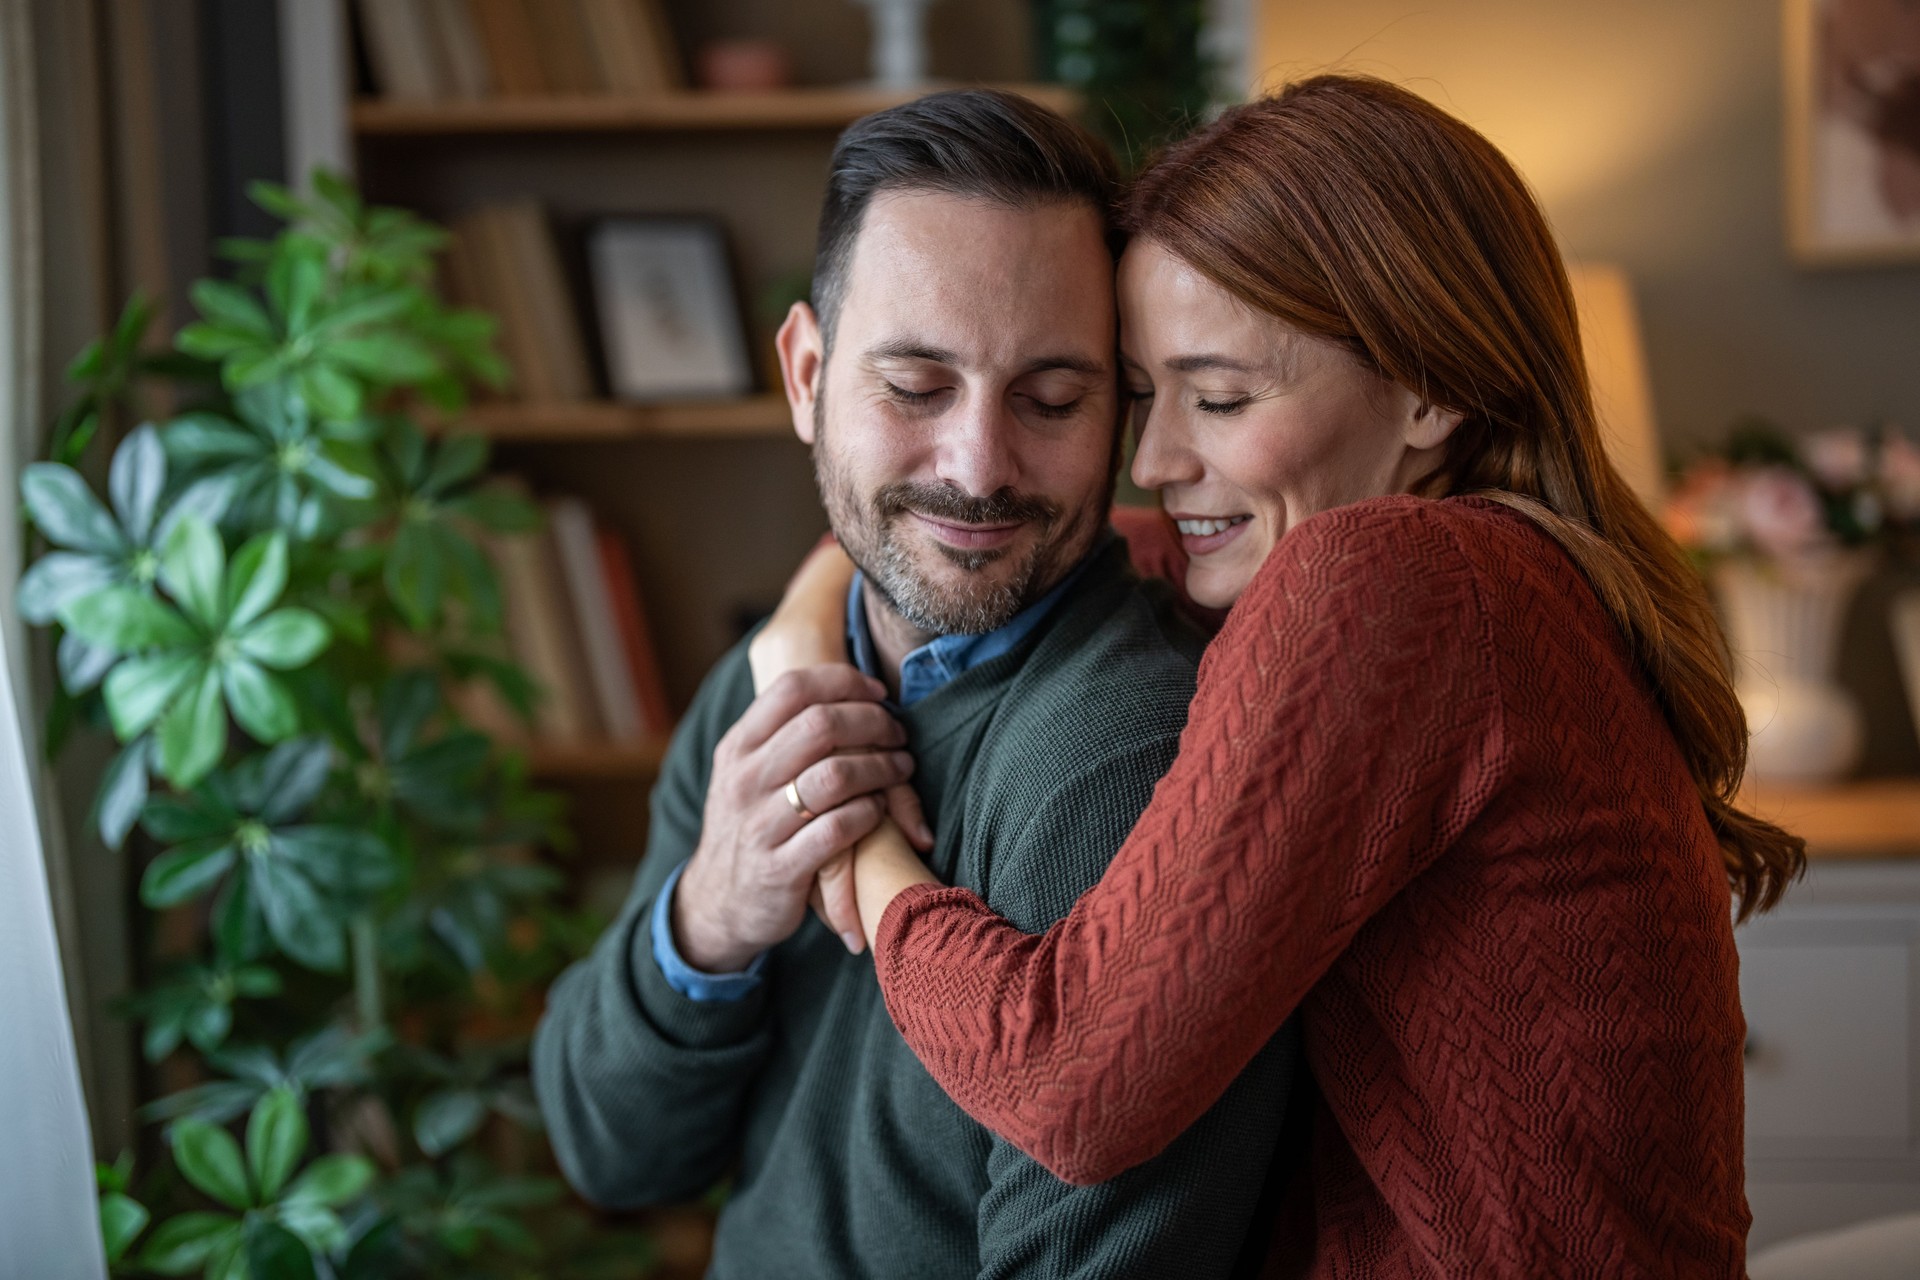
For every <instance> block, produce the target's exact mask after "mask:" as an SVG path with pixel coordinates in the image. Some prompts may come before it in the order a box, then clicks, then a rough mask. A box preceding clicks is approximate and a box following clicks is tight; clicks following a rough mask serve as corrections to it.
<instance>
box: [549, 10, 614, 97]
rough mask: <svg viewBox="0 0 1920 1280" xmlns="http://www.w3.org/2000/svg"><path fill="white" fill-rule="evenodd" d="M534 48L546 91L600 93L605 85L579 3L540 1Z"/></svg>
mask: <svg viewBox="0 0 1920 1280" xmlns="http://www.w3.org/2000/svg"><path fill="white" fill-rule="evenodd" d="M533 35H534V47H535V50H536V52H537V54H538V56H539V58H540V68H541V70H542V71H544V72H545V73H546V77H547V88H548V90H549V91H550V92H553V93H557V94H585V93H601V92H604V91H605V89H606V83H605V82H604V81H602V80H601V78H600V65H599V63H598V61H597V60H596V59H595V58H594V56H593V47H592V45H591V44H590V43H589V42H588V38H587V24H586V19H585V18H584V17H583V16H582V15H581V12H580V0H541V3H540V7H539V9H538V12H537V19H536V21H535V22H534V24H533Z"/></svg>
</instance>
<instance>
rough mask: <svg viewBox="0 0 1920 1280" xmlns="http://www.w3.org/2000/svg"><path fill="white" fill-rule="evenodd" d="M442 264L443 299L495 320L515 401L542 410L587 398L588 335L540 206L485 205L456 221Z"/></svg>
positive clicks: (589, 382) (589, 380) (589, 386)
mask: <svg viewBox="0 0 1920 1280" xmlns="http://www.w3.org/2000/svg"><path fill="white" fill-rule="evenodd" d="M445 261H446V276H447V278H446V286H447V293H448V294H449V295H450V296H451V297H452V298H453V299H454V300H455V301H457V302H460V303H462V304H463V305H466V306H470V307H478V308H479V309H481V310H482V311H487V312H491V313H492V314H493V315H494V316H496V317H497V318H498V319H499V321H500V352H501V354H502V355H504V356H505V357H506V358H507V363H508V364H509V365H511V366H512V368H513V377H514V394H515V395H516V396H517V397H519V398H521V399H524V400H532V401H536V402H540V403H546V404H551V403H557V402H561V401H578V400H587V399H590V398H592V396H593V394H594V378H593V370H592V364H591V362H590V361H589V359H588V356H587V341H586V335H585V334H584V333H583V332H582V329H581V325H580V316H579V312H578V311H577V310H576V309H575V307H574V303H573V298H572V294H571V292H570V291H569V289H568V288H567V279H566V271H565V269H564V268H563V267H562V266H561V261H560V250H559V246H558V244H557V242H556V241H555V239H554V234H553V228H552V226H551V225H550V224H549V222H548V221H547V215H546V212H545V211H544V210H543V209H542V208H541V207H540V206H539V205H538V204H536V203H534V202H533V201H530V200H528V201H516V202H514V203H510V204H499V205H485V206H482V207H480V208H477V209H474V210H471V211H470V212H468V213H466V214H463V215H461V216H460V217H458V218H456V219H454V221H453V241H452V243H451V245H449V246H448V249H447V256H446V259H445Z"/></svg>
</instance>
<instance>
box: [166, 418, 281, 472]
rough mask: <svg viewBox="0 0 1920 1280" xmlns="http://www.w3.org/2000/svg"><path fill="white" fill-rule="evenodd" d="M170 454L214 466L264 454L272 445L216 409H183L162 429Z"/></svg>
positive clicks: (184, 460) (177, 459) (183, 460)
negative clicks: (222, 415) (213, 410)
mask: <svg viewBox="0 0 1920 1280" xmlns="http://www.w3.org/2000/svg"><path fill="white" fill-rule="evenodd" d="M161 440H162V443H164V445H165V446H166V450H167V454H168V456H169V457H171V458H172V459H173V460H174V461H175V462H179V463H184V464H188V465H192V466H212V465H215V464H218V463H223V462H238V461H240V460H242V459H245V458H259V457H264V456H266V455H267V454H269V453H271V452H272V446H271V445H269V444H268V443H267V441H266V440H265V439H263V438H262V437H261V436H260V434H259V433H258V432H255V431H250V430H248V429H247V428H246V427H243V426H241V425H240V424H239V423H237V422H233V421H231V420H229V419H227V418H223V417H221V416H220V415H218V414H214V413H183V414H181V415H180V416H179V417H177V418H175V419H173V420H172V421H171V422H169V423H167V425H166V427H165V428H163V430H162V433H161Z"/></svg>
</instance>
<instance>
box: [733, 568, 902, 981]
mask: <svg viewBox="0 0 1920 1280" xmlns="http://www.w3.org/2000/svg"><path fill="white" fill-rule="evenodd" d="M853 573H854V568H853V561H852V560H851V559H849V558H848V557H847V553H846V552H844V551H842V550H841V549H840V547H839V544H837V543H831V542H829V543H823V544H822V545H821V546H819V547H817V548H815V550H814V551H813V552H812V554H810V555H809V556H808V557H807V559H806V562H805V563H804V564H802V565H801V566H800V571H799V572H798V573H796V574H795V575H794V578H793V581H792V582H791V583H789V584H788V585H787V593H786V595H785V596H784V597H782V598H781V601H780V607H779V608H777V609H775V610H774V612H773V617H772V618H771V619H770V620H769V621H768V622H767V625H766V626H765V627H763V628H761V631H760V634H759V635H757V636H755V637H754V638H753V642H752V643H751V644H749V645H748V646H747V664H748V666H749V667H751V668H752V670H753V683H754V687H755V688H756V689H765V688H766V687H767V686H769V685H771V684H772V683H773V682H774V681H775V680H777V679H779V678H780V676H782V675H784V674H786V673H787V672H788V671H794V670H798V669H799V668H801V667H810V666H817V665H821V664H827V663H844V662H846V661H847V641H846V636H847V592H848V591H849V590H851V589H852V586H853ZM886 802H887V813H888V815H889V819H890V820H889V821H888V823H887V826H888V827H889V828H890V829H891V830H892V832H893V837H894V840H896V841H898V842H899V843H900V844H901V845H902V846H904V847H906V850H907V857H908V858H909V859H911V860H912V862H913V865H914V866H916V867H919V868H920V870H921V872H922V873H923V874H929V875H930V873H926V869H925V867H924V865H922V864H921V862H920V860H919V859H918V858H917V857H914V854H913V850H914V848H919V849H922V850H926V849H931V848H932V847H933V831H932V829H931V828H929V827H928V826H927V820H926V815H925V814H924V812H923V811H922V810H921V808H920V797H919V796H918V795H917V794H916V793H915V792H914V790H913V788H912V786H910V785H909V784H907V783H901V784H900V785H898V786H895V787H890V788H888V789H887V794H886ZM903 832H904V833H908V834H905V835H903V834H902V833H903ZM909 841H911V843H910V844H909V843H908V842H909ZM890 865H892V866H894V868H895V874H898V863H897V862H894V863H891V864H890ZM810 900H811V902H812V904H813V909H814V912H815V914H817V915H818V916H819V917H820V918H821V919H822V920H824V921H825V922H826V924H827V927H828V928H830V929H832V930H833V931H834V933H836V934H838V935H839V936H840V937H841V938H843V939H845V940H846V941H847V949H848V950H849V951H852V952H853V953H855V954H856V955H857V954H858V953H859V952H860V950H861V947H860V946H859V945H856V944H858V942H859V940H860V939H861V938H862V937H863V936H868V935H867V931H866V930H865V928H864V927H863V926H864V922H863V920H862V918H861V912H860V908H859V902H858V898H857V896H856V889H855V877H854V868H853V851H852V850H851V849H848V850H846V851H845V852H843V853H841V854H839V855H838V856H836V857H835V858H834V859H833V860H832V861H830V862H828V863H827V864H825V865H824V866H823V867H821V869H820V872H819V875H818V876H817V877H816V879H815V882H814V888H813V894H812V896H811V899H810ZM891 900H892V898H891V895H889V896H888V901H891ZM883 909H884V904H883ZM879 919H880V918H879V916H878V915H877V914H876V915H875V916H874V923H875V924H876V925H877V924H878V923H879Z"/></svg>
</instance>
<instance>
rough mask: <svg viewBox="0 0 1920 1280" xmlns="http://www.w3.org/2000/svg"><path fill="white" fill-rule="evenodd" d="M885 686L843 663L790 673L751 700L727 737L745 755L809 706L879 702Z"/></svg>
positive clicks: (883, 695) (884, 693) (803, 668)
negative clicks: (824, 703) (826, 703)
mask: <svg viewBox="0 0 1920 1280" xmlns="http://www.w3.org/2000/svg"><path fill="white" fill-rule="evenodd" d="M886 696H887V687H886V686H885V685H883V684H881V683H880V682H879V681H878V680H875V679H873V678H872V677H871V676H865V675H862V674H861V673H860V672H859V670H858V669H856V668H854V667H850V666H848V665H847V664H845V663H841V662H833V663H826V664H824V665H822V666H817V667H802V668H800V669H799V670H798V671H789V672H787V673H786V674H785V675H783V676H781V677H780V678H779V679H778V680H775V681H774V682H773V683H772V684H771V685H769V686H767V691H766V692H765V693H763V694H761V695H760V696H759V697H757V698H755V699H754V700H753V703H752V705H750V706H749V707H748V708H747V710H746V714H744V715H742V716H741V717H740V719H739V720H737V721H735V722H734V726H733V728H731V729H729V730H728V731H727V736H728V737H729V738H732V739H733V740H734V743H735V745H736V746H737V747H738V748H739V749H740V750H741V751H742V752H743V753H744V752H747V751H753V750H755V749H757V748H758V747H760V746H761V745H762V744H763V743H765V742H766V741H767V739H769V738H771V737H772V736H773V735H774V734H775V733H776V732H778V730H779V729H780V727H781V726H782V725H784V724H786V723H787V722H788V721H789V720H792V719H793V718H794V717H795V716H797V715H799V714H800V713H801V712H802V711H804V710H806V709H807V708H808V707H811V706H815V705H817V704H819V703H823V702H874V703H877V702H879V701H880V700H881V699H882V698H884V697H886Z"/></svg>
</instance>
